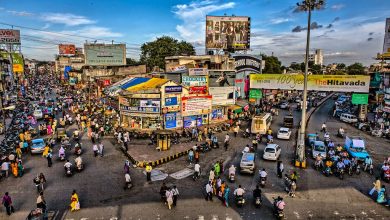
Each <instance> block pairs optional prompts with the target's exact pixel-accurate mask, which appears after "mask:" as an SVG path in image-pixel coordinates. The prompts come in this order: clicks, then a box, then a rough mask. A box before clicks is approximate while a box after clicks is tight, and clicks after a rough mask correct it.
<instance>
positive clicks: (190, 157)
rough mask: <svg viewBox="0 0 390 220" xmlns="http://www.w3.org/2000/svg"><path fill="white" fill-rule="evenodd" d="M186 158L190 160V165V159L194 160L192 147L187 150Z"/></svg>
mask: <svg viewBox="0 0 390 220" xmlns="http://www.w3.org/2000/svg"><path fill="white" fill-rule="evenodd" d="M188 160H189V161H190V165H191V164H192V161H193V160H194V151H193V150H192V149H191V150H190V151H189V152H188Z"/></svg>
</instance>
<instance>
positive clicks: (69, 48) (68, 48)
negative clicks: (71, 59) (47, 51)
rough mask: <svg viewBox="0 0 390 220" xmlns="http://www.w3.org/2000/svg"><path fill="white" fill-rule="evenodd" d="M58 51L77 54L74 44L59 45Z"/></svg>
mask: <svg viewBox="0 0 390 220" xmlns="http://www.w3.org/2000/svg"><path fill="white" fill-rule="evenodd" d="M58 53H59V54H60V55H75V54H76V46H75V45H74V44H60V45H58Z"/></svg>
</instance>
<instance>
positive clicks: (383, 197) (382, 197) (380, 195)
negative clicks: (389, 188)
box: [376, 186, 386, 204]
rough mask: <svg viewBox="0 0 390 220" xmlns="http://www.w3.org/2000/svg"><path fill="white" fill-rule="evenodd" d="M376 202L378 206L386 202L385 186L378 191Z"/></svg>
mask: <svg viewBox="0 0 390 220" xmlns="http://www.w3.org/2000/svg"><path fill="white" fill-rule="evenodd" d="M376 202H377V203H379V204H382V203H385V202H386V187H385V186H382V188H381V189H379V191H378V196H377V198H376Z"/></svg>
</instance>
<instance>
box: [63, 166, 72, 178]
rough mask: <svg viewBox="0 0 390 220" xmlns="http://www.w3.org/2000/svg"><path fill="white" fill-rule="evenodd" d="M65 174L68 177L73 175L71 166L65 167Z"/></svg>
mask: <svg viewBox="0 0 390 220" xmlns="http://www.w3.org/2000/svg"><path fill="white" fill-rule="evenodd" d="M65 175H66V176H67V177H70V176H72V175H73V173H72V168H71V167H65Z"/></svg>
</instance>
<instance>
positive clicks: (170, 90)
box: [165, 86, 183, 93]
mask: <svg viewBox="0 0 390 220" xmlns="http://www.w3.org/2000/svg"><path fill="white" fill-rule="evenodd" d="M182 91H183V87H181V86H165V93H181V92H182Z"/></svg>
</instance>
